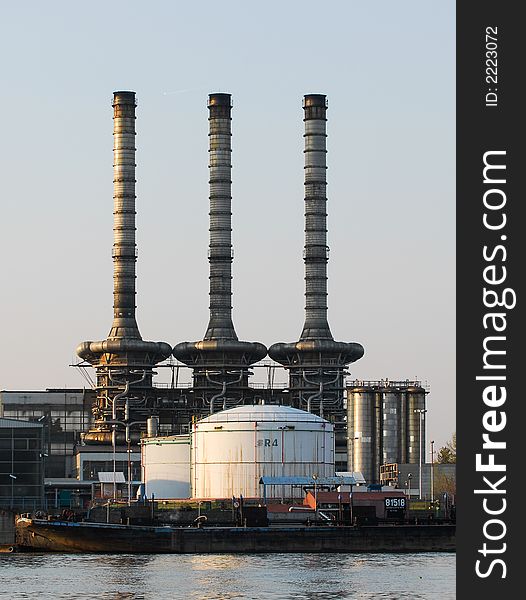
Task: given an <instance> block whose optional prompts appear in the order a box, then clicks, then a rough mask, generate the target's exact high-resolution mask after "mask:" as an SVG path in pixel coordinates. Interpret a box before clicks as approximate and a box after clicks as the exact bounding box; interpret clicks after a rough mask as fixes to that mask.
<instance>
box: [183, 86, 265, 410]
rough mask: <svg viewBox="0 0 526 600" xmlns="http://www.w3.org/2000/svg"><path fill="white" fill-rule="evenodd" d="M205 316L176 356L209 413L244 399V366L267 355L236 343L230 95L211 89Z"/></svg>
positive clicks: (257, 347) (254, 346) (246, 372)
mask: <svg viewBox="0 0 526 600" xmlns="http://www.w3.org/2000/svg"><path fill="white" fill-rule="evenodd" d="M208 109H209V119H208V121H209V134H208V136H209V169H210V180H209V185H210V245H209V251H208V260H209V263H210V320H209V323H208V327H207V330H206V333H205V336H204V339H203V340H202V341H199V342H182V343H180V344H177V346H175V348H174V350H173V355H174V356H175V358H177V359H178V360H180V361H181V362H183V363H185V364H186V365H188V366H190V367H192V368H193V378H194V392H195V393H196V394H197V395H198V396H199V395H201V397H202V399H203V402H204V403H205V405H207V406H209V408H210V412H211V413H213V412H214V410H215V409H218V408H221V407H223V408H226V407H229V406H233V405H235V404H239V403H242V402H243V401H244V400H246V394H247V392H248V376H249V374H250V371H249V367H250V365H252V364H253V363H255V362H257V361H258V360H261V359H262V358H264V357H265V355H266V354H267V349H266V348H265V346H264V345H263V344H260V343H259V342H240V341H238V337H237V335H236V332H235V329H234V325H233V323H232V260H233V254H232V239H231V237H232V223H231V217H232V192H231V184H232V181H231V170H232V165H231V154H232V148H231V138H232V133H231V121H232V118H231V109H232V103H231V96H230V94H210V95H209V99H208Z"/></svg>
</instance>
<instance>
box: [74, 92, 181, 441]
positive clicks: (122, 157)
mask: <svg viewBox="0 0 526 600" xmlns="http://www.w3.org/2000/svg"><path fill="white" fill-rule="evenodd" d="M112 105H113V206H114V209H113V250H112V256H113V323H112V326H111V330H110V333H109V335H108V339H106V340H103V341H100V342H91V341H88V342H82V343H81V344H79V346H78V347H77V354H78V355H79V356H80V358H82V359H84V360H86V361H87V362H89V363H90V364H91V365H92V366H93V367H95V369H96V373H97V402H96V405H95V406H94V407H93V413H94V417H95V429H94V430H92V431H90V432H88V433H87V434H85V437H84V439H85V441H86V442H88V443H89V442H103V443H107V442H109V441H110V440H111V431H110V430H111V425H110V424H108V423H107V421H109V420H115V419H116V418H119V419H121V420H122V418H123V415H124V413H125V405H126V403H128V407H129V409H128V411H127V414H128V419H129V420H130V421H131V420H134V421H137V420H141V419H144V421H145V425H144V429H145V428H146V418H147V416H149V411H150V409H151V408H150V407H149V404H148V403H149V401H150V400H151V389H152V376H153V367H154V366H155V365H156V364H157V363H159V362H161V361H162V360H164V359H165V358H168V356H170V353H171V347H170V345H169V344H166V343H165V342H145V341H143V339H142V337H141V334H140V332H139V328H138V326H137V321H136V318H135V308H136V305H135V279H136V275H135V265H136V261H137V247H136V244H135V198H136V196H135V182H136V180H135V166H136V165H135V107H136V100H135V92H114V97H113V104H112ZM117 404H118V406H117Z"/></svg>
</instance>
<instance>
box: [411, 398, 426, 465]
mask: <svg viewBox="0 0 526 600" xmlns="http://www.w3.org/2000/svg"><path fill="white" fill-rule="evenodd" d="M425 408H426V392H425V389H424V388H422V387H410V388H408V389H407V460H408V462H409V463H413V464H416V463H419V462H420V449H422V462H425V448H426V440H425V437H426V434H425V431H426V427H425V424H426V419H425V416H426V415H425V412H422V411H424V410H425Z"/></svg>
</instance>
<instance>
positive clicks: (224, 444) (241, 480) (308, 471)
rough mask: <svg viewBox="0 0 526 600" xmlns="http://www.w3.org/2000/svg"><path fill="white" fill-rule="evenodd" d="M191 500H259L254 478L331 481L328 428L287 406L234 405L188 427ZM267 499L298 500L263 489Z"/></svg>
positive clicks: (331, 431) (271, 488) (279, 490)
mask: <svg viewBox="0 0 526 600" xmlns="http://www.w3.org/2000/svg"><path fill="white" fill-rule="evenodd" d="M191 465H192V472H191V481H192V496H193V497H194V498H232V496H235V497H239V496H240V495H242V496H243V497H245V498H259V497H261V495H262V490H261V486H260V484H259V479H260V477H262V476H268V477H281V476H286V477H295V476H297V477H305V476H312V475H314V474H316V475H317V476H318V477H320V478H321V477H332V476H334V426H333V425H332V423H329V422H328V421H326V420H325V419H322V418H321V417H319V416H317V415H313V414H311V413H308V412H305V411H303V410H298V409H296V408H291V407H289V406H272V405H257V406H238V407H236V408H231V409H229V410H224V411H222V412H218V413H215V414H213V415H210V416H209V417H206V418H205V419H202V420H201V421H198V422H197V423H194V425H193V431H192V448H191ZM266 495H267V497H282V496H286V497H294V496H297V497H303V491H302V490H301V488H297V489H295V490H294V489H293V488H291V487H290V486H287V489H286V490H284V489H283V487H282V486H269V487H267V490H266Z"/></svg>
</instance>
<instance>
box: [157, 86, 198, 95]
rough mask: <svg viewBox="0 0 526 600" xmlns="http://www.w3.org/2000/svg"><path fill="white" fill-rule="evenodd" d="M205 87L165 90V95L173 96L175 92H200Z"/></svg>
mask: <svg viewBox="0 0 526 600" xmlns="http://www.w3.org/2000/svg"><path fill="white" fill-rule="evenodd" d="M204 89H205V88H203V87H200V88H187V89H186V90H175V91H174V92H163V96H173V95H174V94H185V93H186V92H199V91H202V90H204Z"/></svg>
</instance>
